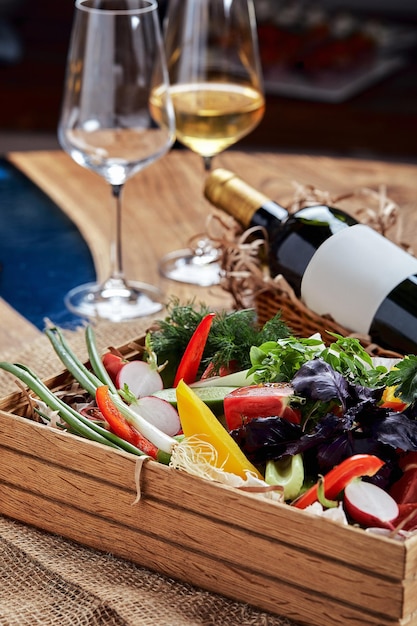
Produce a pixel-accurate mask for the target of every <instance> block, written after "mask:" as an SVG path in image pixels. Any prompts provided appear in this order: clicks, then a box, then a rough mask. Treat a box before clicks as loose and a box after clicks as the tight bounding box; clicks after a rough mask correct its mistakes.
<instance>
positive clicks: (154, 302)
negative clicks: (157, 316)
mask: <svg viewBox="0 0 417 626" xmlns="http://www.w3.org/2000/svg"><path fill="white" fill-rule="evenodd" d="M161 298H162V294H161V293H160V291H159V290H158V289H156V288H155V287H152V286H151V285H146V284H144V283H138V282H129V283H124V282H119V283H117V284H113V283H111V281H109V282H108V283H105V284H104V285H103V284H99V283H86V284H84V285H80V286H79V287H75V288H74V289H71V291H69V292H68V293H67V295H66V297H65V305H66V307H67V308H68V309H69V310H70V311H72V313H75V314H76V315H79V316H80V317H87V318H90V319H105V320H109V321H112V322H126V321H129V320H134V319H136V318H139V317H144V316H146V315H152V314H153V313H157V312H158V311H160V310H161V309H162V307H163V304H162V302H161Z"/></svg>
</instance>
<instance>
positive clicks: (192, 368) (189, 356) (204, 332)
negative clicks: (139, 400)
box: [174, 313, 216, 387]
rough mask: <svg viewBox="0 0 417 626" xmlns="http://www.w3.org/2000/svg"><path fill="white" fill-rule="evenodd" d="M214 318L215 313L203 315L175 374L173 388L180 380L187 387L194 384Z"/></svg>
mask: <svg viewBox="0 0 417 626" xmlns="http://www.w3.org/2000/svg"><path fill="white" fill-rule="evenodd" d="M215 317H216V314H215V313H208V314H207V315H205V316H204V317H203V319H202V320H201V322H200V323H199V324H198V326H197V328H196V329H195V331H194V332H193V334H192V336H191V339H190V341H189V342H188V345H187V347H186V349H185V351H184V354H183V355H182V358H181V361H180V364H179V366H178V369H177V372H176V374H175V378H174V387H176V386H177V385H178V383H179V382H180V380H183V381H184V382H185V383H187V385H190V384H191V383H193V382H195V380H196V378H197V373H198V368H199V367H200V363H201V359H202V357H203V352H204V348H205V347H206V343H207V338H208V336H209V332H210V328H211V325H212V322H213V319H214V318H215Z"/></svg>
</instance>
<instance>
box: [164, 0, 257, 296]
mask: <svg viewBox="0 0 417 626" xmlns="http://www.w3.org/2000/svg"><path fill="white" fill-rule="evenodd" d="M165 52H166V57H167V63H168V72H169V82H170V92H171V97H172V101H173V104H174V109H175V116H176V134H177V139H178V140H179V141H180V142H181V143H182V144H184V145H185V146H187V147H188V148H190V149H191V150H193V151H194V152H196V153H197V154H199V155H200V156H201V157H203V162H204V169H205V171H206V172H208V171H209V170H210V167H211V162H212V159H213V157H214V156H215V155H217V154H219V153H220V152H222V151H223V150H225V149H226V148H228V147H229V146H231V145H232V144H234V143H236V142H237V141H239V140H240V139H241V138H242V137H244V136H245V135H247V134H248V133H250V132H251V131H252V130H253V129H254V128H255V127H256V126H257V124H258V123H259V122H260V120H261V119H262V116H263V113H264V109H265V99H264V94H263V84H262V73H261V66H260V60H259V50H258V41H257V31H256V19H255V12H254V6H253V2H252V0H170V2H169V4H168V12H167V16H166V21H165ZM161 93H162V94H163V93H164V91H163V88H162V92H161ZM158 95H159V94H158V90H156V91H155V93H154V94H153V98H152V105H153V106H154V107H155V109H156V110H157V109H158V108H159V107H160V106H161V105H162V100H160V98H159V97H158ZM218 259H219V254H218V250H217V249H216V248H215V247H214V246H213V245H212V242H210V240H209V239H208V238H207V237H204V238H201V237H197V240H196V242H195V245H193V246H192V248H191V249H187V250H179V251H175V252H172V253H170V254H168V255H167V256H166V257H164V258H163V259H162V261H161V263H160V271H161V273H162V274H163V275H164V276H166V277H168V278H171V279H174V280H177V281H180V282H184V283H191V284H196V285H203V286H207V285H212V284H216V283H218V282H219V279H220V267H219V263H218Z"/></svg>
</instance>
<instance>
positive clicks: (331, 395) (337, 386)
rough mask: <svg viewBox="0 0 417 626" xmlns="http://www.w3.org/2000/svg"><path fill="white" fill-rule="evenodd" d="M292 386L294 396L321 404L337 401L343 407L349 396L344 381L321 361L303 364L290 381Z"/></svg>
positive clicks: (315, 360) (347, 386)
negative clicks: (317, 401) (319, 401)
mask: <svg viewBox="0 0 417 626" xmlns="http://www.w3.org/2000/svg"><path fill="white" fill-rule="evenodd" d="M292 385H293V387H294V391H295V393H296V395H300V396H305V397H307V398H311V399H312V400H321V401H322V402H330V400H339V401H340V403H341V405H342V406H345V402H346V399H347V397H348V396H349V385H348V383H347V381H346V379H345V378H343V376H342V375H341V374H339V373H338V372H336V371H335V370H334V369H333V368H332V367H331V366H330V365H329V364H328V363H326V362H325V361H323V359H312V360H311V361H307V363H304V365H302V366H301V367H300V369H299V370H298V372H297V373H296V374H295V376H294V378H293V379H292Z"/></svg>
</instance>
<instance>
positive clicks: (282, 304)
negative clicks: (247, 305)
mask: <svg viewBox="0 0 417 626" xmlns="http://www.w3.org/2000/svg"><path fill="white" fill-rule="evenodd" d="M254 306H255V308H256V311H257V316H258V320H259V322H260V323H261V324H264V323H265V322H267V321H268V320H269V319H271V317H273V316H274V315H275V314H276V313H277V312H278V311H280V312H281V316H282V319H283V321H284V322H285V323H286V324H287V325H288V326H289V328H290V329H291V331H292V332H293V334H294V335H296V336H298V337H310V336H311V335H314V334H315V333H320V334H321V336H322V339H323V342H324V343H325V344H326V345H329V344H330V343H331V342H332V341H334V338H333V337H332V336H331V335H330V334H329V333H338V334H339V335H343V336H344V337H357V338H358V339H359V341H360V342H361V344H362V345H363V346H364V347H365V348H366V350H367V352H369V354H371V355H373V356H384V357H388V358H395V357H401V354H399V353H398V352H394V351H392V350H387V349H384V348H381V347H380V346H378V345H377V344H376V343H373V342H372V341H371V340H370V338H369V336H367V335H366V336H363V335H358V334H354V333H351V332H349V331H348V330H346V328H343V326H340V325H339V324H337V323H336V322H335V321H334V320H333V319H332V318H331V317H322V316H320V315H317V314H316V313H314V312H313V311H311V310H310V309H308V308H307V307H306V306H305V305H304V304H303V303H302V302H301V300H299V299H298V298H297V297H296V296H295V295H294V294H292V293H291V292H290V291H286V290H280V289H279V288H277V289H274V290H272V289H266V290H264V291H260V292H259V293H258V294H256V295H255V296H254Z"/></svg>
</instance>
